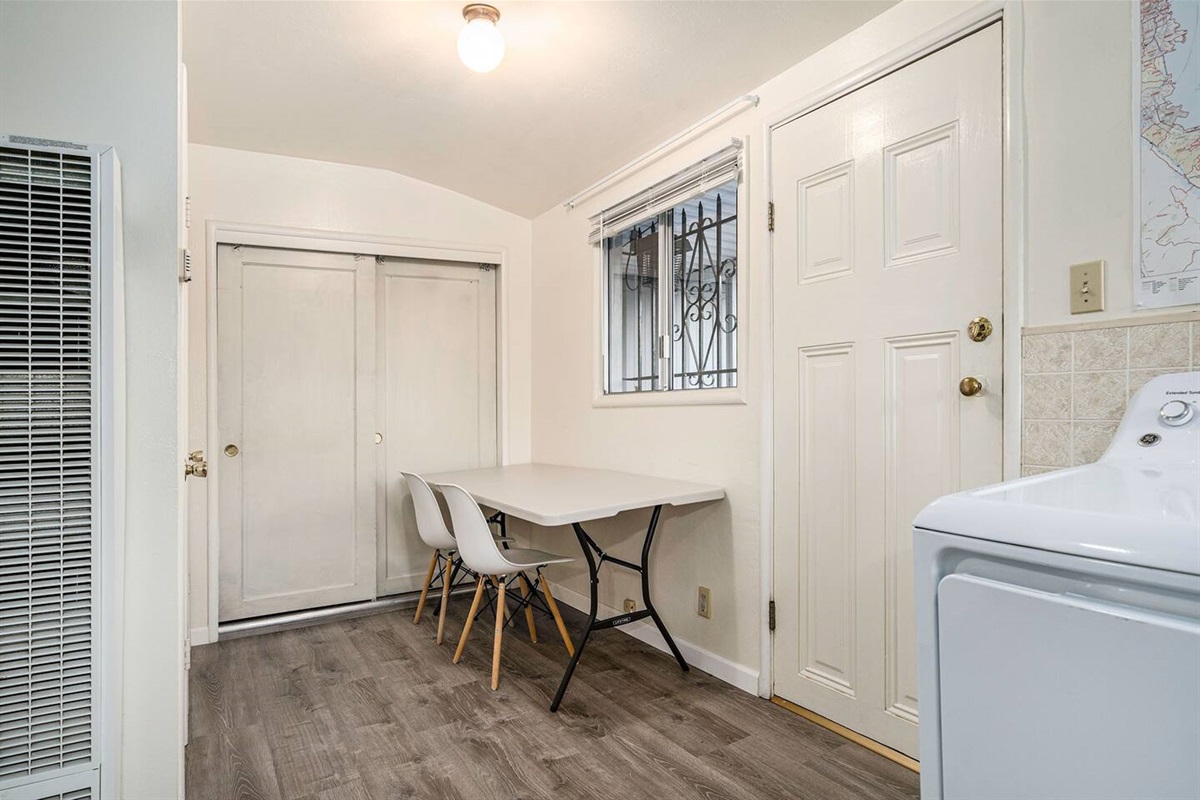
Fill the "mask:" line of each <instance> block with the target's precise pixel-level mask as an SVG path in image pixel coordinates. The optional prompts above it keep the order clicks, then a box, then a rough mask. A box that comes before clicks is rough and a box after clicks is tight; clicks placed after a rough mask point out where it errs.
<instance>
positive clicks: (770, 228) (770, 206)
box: [767, 200, 775, 233]
mask: <svg viewBox="0 0 1200 800" xmlns="http://www.w3.org/2000/svg"><path fill="white" fill-rule="evenodd" d="M774 232H775V201H774V200H772V201H771V202H769V203H767V233H774Z"/></svg>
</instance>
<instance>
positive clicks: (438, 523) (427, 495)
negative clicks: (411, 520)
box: [400, 472, 458, 550]
mask: <svg viewBox="0 0 1200 800" xmlns="http://www.w3.org/2000/svg"><path fill="white" fill-rule="evenodd" d="M400 474H401V475H403V476H404V480H405V482H406V483H407V484H408V492H409V494H411V495H412V499H413V512H414V513H415V514H416V516H417V534H418V535H419V536H420V537H421V541H423V542H424V543H425V544H427V545H429V546H430V547H433V548H436V549H438V550H454V549H455V548H456V547H457V546H458V545H457V543H456V542H455V539H454V536H453V535H452V534H451V533H450V531H449V530H448V529H447V528H446V520H445V519H444V518H443V517H442V509H441V507H439V506H438V501H437V497H436V496H435V495H434V493H433V489H430V488H429V484H428V483H426V482H425V479H424V478H422V477H421V476H420V475H414V474H413V473H411V472H401V473H400Z"/></svg>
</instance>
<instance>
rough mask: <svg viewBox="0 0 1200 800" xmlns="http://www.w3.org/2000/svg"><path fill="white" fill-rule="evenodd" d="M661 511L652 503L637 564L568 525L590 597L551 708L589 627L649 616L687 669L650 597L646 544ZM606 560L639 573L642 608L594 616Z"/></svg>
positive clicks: (559, 698) (579, 527)
mask: <svg viewBox="0 0 1200 800" xmlns="http://www.w3.org/2000/svg"><path fill="white" fill-rule="evenodd" d="M661 513H662V506H655V507H654V512H653V513H652V514H651V515H650V526H649V527H648V528H647V529H646V539H645V541H644V542H643V544H642V561H641V563H640V564H634V563H631V562H629V561H625V560H624V559H620V558H617V557H615V556H610V555H609V554H608V553H605V552H604V550H602V549H601V548H600V546H599V545H598V544H596V542H595V541H594V540H593V539H592V537H590V536H588V535H587V531H585V530H584V529H583V526H582V525H580V524H579V523H578V522H576V523H574V524H573V525H572V528H574V530H575V538H577V539H578V540H579V547H580V549H581V550H583V555H584V558H585V559H587V565H588V577H589V578H590V579H591V597H590V600H589V609H588V620H587V625H585V626H584V628H583V633H582V634H581V635H580V637H579V643H578V644H576V645H575V655H574V656H572V657H571V663H569V664H568V665H567V671H566V673H565V674H564V675H563V677H562V681H561V682H560V683H559V684H558V692H557V693H556V694H555V695H554V702H553V703H551V704H550V710H551V711H557V710H558V706H559V704H560V703H562V699H563V695H564V694H566V692H567V685H568V684H570V682H571V676H572V675H573V674H574V672H575V666H576V665H577V664H578V663H579V658H580V656H582V655H583V648H584V646H585V645H586V644H587V641H588V638H589V637H590V636H591V635H592V631H597V630H603V629H605V628H616V627H618V626H620V625H627V624H629V623H630V622H636V621H637V620H639V619H645V618H646V617H650V618H651V619H653V620H654V624H655V625H656V626H657V627H658V632H659V633H661V634H662V637H663V639H665V640H666V642H667V647H669V648H670V649H671V653H672V655H674V656H675V660H676V661H677V662H678V663H679V668H680V669H682V670H683V671H684V672H687V671H688V663H687V661H685V660H684V658H683V654H682V653H680V652H679V648H678V647H676V646H675V640H674V639H672V638H671V634H670V632H669V631H667V626H666V625H665V624H663V621H662V617H660V616H659V615H658V610H657V609H655V608H654V603H653V602H652V601H651V600H650V548H651V546H652V545H653V544H654V533H655V531H657V530H658V518H659V515H660V514H661ZM593 553H594V554H593ZM596 555H598V556H599V557H600V560H599V561H597V560H596ZM606 561H609V562H612V563H613V564H614V565H616V566H619V567H624V568H625V569H628V570H632V571H634V572H640V573H641V574H642V603H643V604H644V605H645V607H646V608H645V610H643V611H633V612H627V613H625V614H620V615H618V616H615V617H609V618H608V619H602V620H597V619H596V610H597V605H598V603H599V593H600V565H602V564H604V562H606Z"/></svg>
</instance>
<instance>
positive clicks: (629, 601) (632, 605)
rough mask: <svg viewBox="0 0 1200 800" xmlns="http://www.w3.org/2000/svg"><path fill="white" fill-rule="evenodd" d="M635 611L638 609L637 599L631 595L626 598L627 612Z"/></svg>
mask: <svg viewBox="0 0 1200 800" xmlns="http://www.w3.org/2000/svg"><path fill="white" fill-rule="evenodd" d="M634 611H637V600H634V599H633V598H631V597H626V598H625V613H626V614H632V613H633V612H634Z"/></svg>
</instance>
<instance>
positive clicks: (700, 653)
mask: <svg viewBox="0 0 1200 800" xmlns="http://www.w3.org/2000/svg"><path fill="white" fill-rule="evenodd" d="M551 586H552V587H553V588H552V589H551V591H552V592H554V599H555V600H557V601H558V602H560V603H563V604H564V605H568V606H570V607H571V608H574V609H575V610H577V611H582V612H583V613H585V614H586V613H587V609H588V606H589V604H590V603H591V600H590V598H589V597H588V596H587V595H585V594H583V593H581V592H577V591H575V590H573V589H568V588H567V587H566V586H563V585H562V584H560V583H553V582H552V583H551ZM599 613H600V616H602V617H610V616H617V615H619V614H621V613H623V612H622V611H620V610H619V609H616V608H612V607H610V606H606V605H604V604H603V603H601V604H600V611H599ZM614 630H618V631H620V632H621V633H624V634H627V635H629V636H632V637H633V638H635V639H637V640H638V641H641V642H645V643H646V644H648V645H650V646H651V647H653V648H656V649H658V650H661V651H663V652H664V653H670V652H671V651H670V650H669V649H668V648H667V641H666V640H665V639H663V637H662V634H661V633H659V632H658V627H657V626H655V624H654V623H653V622H652V621H649V620H638V621H637V622H631V623H630V624H628V625H622V626H621V627H619V628H615V629H614ZM673 638H674V639H675V645H676V646H677V647H678V648H679V652H681V653H683V657H684V658H685V659H686V660H687V662H688V664H689V665H690V666H691V667H693V668H694V669H698V670H700V671H701V672H706V673H708V674H709V675H712V676H713V677H714V678H716V679H717V680H721V681H724V682H725V683H728V684H729V685H730V686H734V687H736V688H738V689H741V690H742V691H743V692H746V693H748V694H752V695H755V696H757V695H758V670H756V669H751V668H750V667H747V666H746V665H745V664H738V663H735V662H733V661H730V660H729V659H727V658H725V657H724V656H719V655H717V654H716V653H713V652H712V651H709V650H705V649H704V648H703V647H698V646H696V645H694V644H692V643H691V642H689V641H686V640H684V639H680V638H679V637H678V636H675V637H673Z"/></svg>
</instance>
